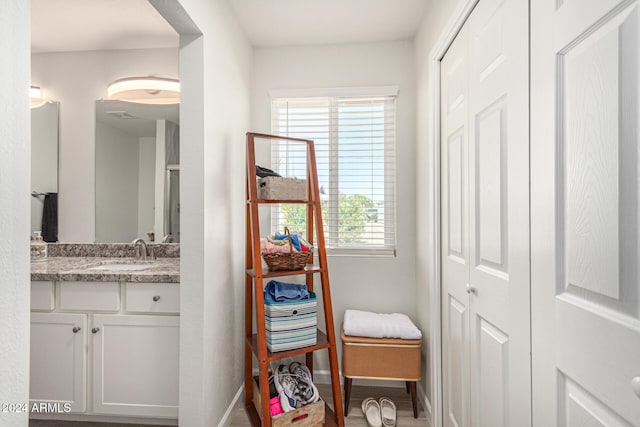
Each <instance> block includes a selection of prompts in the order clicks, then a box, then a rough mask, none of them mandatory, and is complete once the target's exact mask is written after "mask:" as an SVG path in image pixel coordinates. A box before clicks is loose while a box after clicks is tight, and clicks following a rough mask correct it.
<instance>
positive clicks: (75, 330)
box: [72, 326, 80, 334]
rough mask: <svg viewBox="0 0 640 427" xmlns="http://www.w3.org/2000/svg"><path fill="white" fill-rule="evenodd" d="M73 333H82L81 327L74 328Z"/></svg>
mask: <svg viewBox="0 0 640 427" xmlns="http://www.w3.org/2000/svg"><path fill="white" fill-rule="evenodd" d="M72 331H73V333H74V334H77V333H78V332H80V327H79V326H76V327H74V328H73V329H72Z"/></svg>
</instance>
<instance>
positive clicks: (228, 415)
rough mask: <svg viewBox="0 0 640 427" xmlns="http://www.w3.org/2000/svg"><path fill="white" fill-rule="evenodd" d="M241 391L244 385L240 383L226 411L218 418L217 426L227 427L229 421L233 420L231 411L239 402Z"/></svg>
mask: <svg viewBox="0 0 640 427" xmlns="http://www.w3.org/2000/svg"><path fill="white" fill-rule="evenodd" d="M243 393H244V385H241V386H240V388H239V389H238V391H237V392H236V395H235V396H234V397H233V400H232V401H231V403H230V404H229V406H228V407H227V411H226V412H225V413H224V415H223V416H222V419H220V422H219V423H218V427H228V426H230V425H231V421H232V420H233V412H234V411H235V409H236V408H237V407H238V405H239V404H240V398H241V397H242V395H243Z"/></svg>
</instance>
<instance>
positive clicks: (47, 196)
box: [31, 102, 59, 242]
mask: <svg viewBox="0 0 640 427" xmlns="http://www.w3.org/2000/svg"><path fill="white" fill-rule="evenodd" d="M58 107H59V103H58V102H46V103H45V104H43V105H41V106H40V107H37V108H32V109H31V195H32V196H33V197H31V231H32V236H33V232H34V231H42V232H43V233H42V236H43V237H44V238H45V240H46V241H47V242H55V241H57V240H58V202H57V197H58ZM45 203H46V208H47V209H46V212H45V214H46V215H45V217H44V223H43V210H44V208H45Z"/></svg>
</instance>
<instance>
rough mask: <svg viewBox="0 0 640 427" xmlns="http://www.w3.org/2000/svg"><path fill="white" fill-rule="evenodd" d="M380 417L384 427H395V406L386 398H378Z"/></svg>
mask: <svg viewBox="0 0 640 427" xmlns="http://www.w3.org/2000/svg"><path fill="white" fill-rule="evenodd" d="M380 416H381V418H382V425H383V426H384V427H395V425H396V417H397V413H396V404H395V403H393V400H391V399H389V398H388V397H381V398H380Z"/></svg>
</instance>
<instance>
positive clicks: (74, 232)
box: [31, 49, 178, 243]
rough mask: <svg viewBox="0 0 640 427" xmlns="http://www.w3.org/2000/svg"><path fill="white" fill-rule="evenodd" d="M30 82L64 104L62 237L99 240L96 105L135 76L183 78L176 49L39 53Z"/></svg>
mask: <svg viewBox="0 0 640 427" xmlns="http://www.w3.org/2000/svg"><path fill="white" fill-rule="evenodd" d="M31 62H32V64H31V83H32V84H33V85H36V86H41V87H42V88H43V92H44V94H45V96H46V97H47V98H50V99H53V100H56V101H60V175H59V176H60V181H59V195H58V228H59V233H58V238H59V240H60V241H61V242H84V243H86V242H94V240H95V191H94V188H95V169H94V163H95V144H94V139H95V101H96V100H97V99H101V98H106V96H107V86H108V85H109V83H111V82H112V81H114V80H117V79H119V78H123V77H131V76H147V75H157V76H161V77H169V78H178V52H177V50H176V49H136V50H113V51H90V52H63V53H39V54H34V55H32V56H31Z"/></svg>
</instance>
